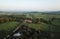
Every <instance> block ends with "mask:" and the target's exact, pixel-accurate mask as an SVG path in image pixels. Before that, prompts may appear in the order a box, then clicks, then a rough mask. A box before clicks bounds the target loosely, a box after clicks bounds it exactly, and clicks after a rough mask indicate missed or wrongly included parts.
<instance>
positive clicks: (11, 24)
mask: <svg viewBox="0 0 60 39" xmlns="http://www.w3.org/2000/svg"><path fill="white" fill-rule="evenodd" d="M17 25H18V22H6V23H3V24H0V30H7V31H9V30H12V29H14V28H15V27H16V26H17Z"/></svg>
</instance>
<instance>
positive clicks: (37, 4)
mask: <svg viewBox="0 0 60 39" xmlns="http://www.w3.org/2000/svg"><path fill="white" fill-rule="evenodd" d="M0 10H5V11H7V10H8V11H9V10H21V11H32V10H33V11H55V10H56V11H58V10H60V0H0Z"/></svg>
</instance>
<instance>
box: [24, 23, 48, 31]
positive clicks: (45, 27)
mask: <svg viewBox="0 0 60 39" xmlns="http://www.w3.org/2000/svg"><path fill="white" fill-rule="evenodd" d="M25 25H27V26H29V27H31V28H33V29H36V30H45V31H48V25H47V24H45V23H40V24H34V23H26V24H25Z"/></svg>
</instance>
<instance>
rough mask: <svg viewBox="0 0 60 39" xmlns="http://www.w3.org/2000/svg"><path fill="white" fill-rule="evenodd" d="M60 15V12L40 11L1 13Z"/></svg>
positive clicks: (2, 12) (4, 12)
mask: <svg viewBox="0 0 60 39" xmlns="http://www.w3.org/2000/svg"><path fill="white" fill-rule="evenodd" d="M37 13H41V14H60V11H50V12H39V11H0V14H37Z"/></svg>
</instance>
